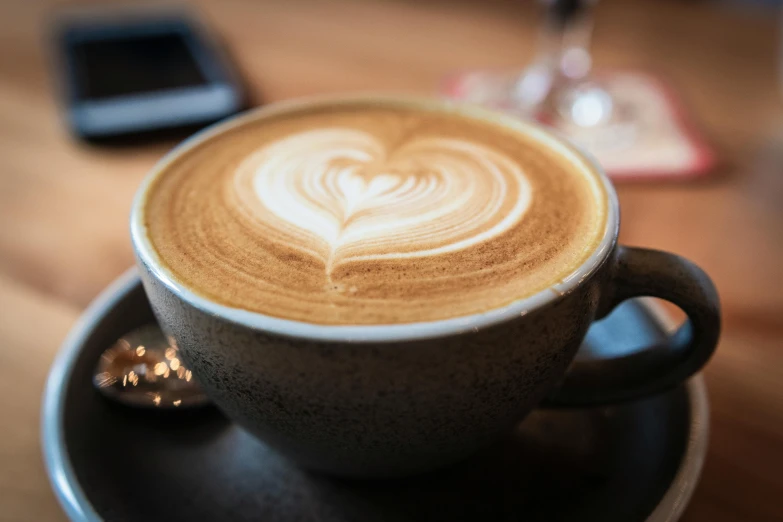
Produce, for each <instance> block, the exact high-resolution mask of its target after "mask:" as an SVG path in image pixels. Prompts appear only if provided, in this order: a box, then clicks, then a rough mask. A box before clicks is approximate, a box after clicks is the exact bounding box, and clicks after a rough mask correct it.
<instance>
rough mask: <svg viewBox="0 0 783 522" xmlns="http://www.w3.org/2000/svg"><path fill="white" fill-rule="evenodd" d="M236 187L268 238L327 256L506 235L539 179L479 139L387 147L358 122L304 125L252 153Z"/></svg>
mask: <svg viewBox="0 0 783 522" xmlns="http://www.w3.org/2000/svg"><path fill="white" fill-rule="evenodd" d="M235 190H236V192H237V194H236V195H237V199H238V201H240V202H242V204H243V205H244V208H245V211H246V212H247V214H248V215H249V216H252V218H253V219H255V220H257V221H258V223H259V225H260V226H262V227H264V228H265V229H266V231H267V233H268V234H270V235H272V236H274V237H279V238H280V240H281V241H283V242H285V244H287V245H294V246H296V247H298V248H299V249H300V250H302V251H305V252H309V253H310V254H312V255H315V256H317V257H319V258H320V259H321V260H322V261H323V262H324V264H325V266H326V270H327V272H330V271H331V270H332V268H333V267H334V266H335V264H337V263H339V262H344V261H349V260H363V259H394V258H406V257H424V256H434V255H439V254H444V253H448V252H454V251H457V250H461V249H465V248H469V247H472V246H475V245H477V244H479V243H481V242H483V241H487V240H490V239H492V238H495V237H498V236H500V235H501V234H503V233H504V232H506V231H508V230H509V229H510V228H511V227H513V226H514V225H515V224H516V223H517V222H519V220H520V219H522V217H523V215H524V214H525V211H526V210H527V208H528V207H529V205H530V201H531V193H532V190H531V185H530V182H529V181H528V179H527V178H526V176H525V174H524V172H523V170H522V169H521V168H520V166H519V165H518V164H517V163H516V162H514V161H513V160H511V159H510V158H508V157H507V156H505V155H504V154H502V153H500V152H497V151H495V150H492V149H490V148H488V147H485V146H483V145H480V144H476V143H470V142H467V141H462V140H458V139H450V138H443V137H421V138H416V139H413V140H410V141H408V142H404V143H402V144H400V145H398V146H397V147H395V148H393V149H392V150H387V148H386V147H385V146H384V144H383V143H381V142H380V141H379V140H378V139H377V138H375V137H374V136H372V135H370V134H368V133H365V132H362V131H359V130H355V129H350V128H326V129H317V130H310V131H304V132H300V133H297V134H293V135H291V136H288V137H286V138H283V139H281V140H278V141H275V142H272V143H270V144H268V145H266V146H264V147H262V148H261V149H259V150H257V151H255V152H254V153H252V154H250V155H249V156H248V157H247V158H246V159H245V160H244V161H243V162H242V163H241V164H240V165H239V167H238V168H237V170H236V175H235Z"/></svg>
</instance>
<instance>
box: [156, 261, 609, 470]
mask: <svg viewBox="0 0 783 522" xmlns="http://www.w3.org/2000/svg"><path fill="white" fill-rule="evenodd" d="M142 274H143V275H142V279H143V281H144V287H145V289H146V291H147V294H148V296H149V297H150V301H151V302H152V303H153V310H154V312H155V315H156V316H157V317H158V320H159V321H160V322H161V324H163V325H165V328H166V329H167V330H168V331H169V332H170V334H171V335H172V336H173V337H174V338H175V339H176V340H177V344H178V346H179V347H180V349H181V350H182V353H183V356H184V357H185V359H186V360H187V362H188V364H189V365H190V367H192V368H193V371H194V372H195V373H196V375H197V376H198V377H199V379H200V380H201V382H202V384H203V385H204V386H205V387H206V389H207V393H208V395H209V396H210V397H211V398H212V399H213V400H214V401H215V402H216V403H217V404H218V405H219V406H220V408H221V409H223V410H224V411H225V412H226V414H227V415H228V416H229V417H231V418H232V419H234V420H235V421H237V422H239V423H240V424H241V425H242V426H244V427H245V428H246V429H248V430H249V431H251V432H252V433H254V434H256V435H257V436H258V437H260V438H261V439H263V440H264V441H266V442H267V443H268V444H270V445H271V446H273V447H275V448H276V449H278V450H279V451H281V452H282V453H284V454H285V455H288V456H289V457H291V458H293V459H294V460H295V461H296V462H298V463H300V464H302V465H303V466H305V467H307V468H311V469H317V470H323V471H328V472H333V473H338V474H342V475H351V476H366V475H372V476H391V475H401V474H406V473H412V472H417V471H424V470H427V469H431V468H434V467H437V466H439V465H441V464H445V463H448V462H451V461H454V460H457V459H459V458H461V457H463V456H466V455H468V454H469V453H471V452H472V451H474V450H475V449H477V448H479V447H480V446H482V445H484V444H485V443H487V442H489V441H491V440H492V439H494V438H496V437H497V436H498V435H500V434H502V433H503V432H504V431H505V430H507V429H509V428H511V427H512V426H513V425H514V424H515V423H516V422H518V421H519V420H520V419H521V418H522V417H523V416H524V415H525V414H526V413H527V412H528V411H530V410H531V409H532V408H533V407H534V406H535V405H536V404H538V403H539V402H540V401H541V399H542V398H543V397H544V396H545V395H546V394H547V392H548V391H550V390H551V389H552V387H553V385H554V384H555V382H556V381H557V380H558V379H559V378H561V377H562V376H563V374H564V372H565V370H566V367H567V366H568V364H569V363H570V362H571V360H572V359H573V357H574V354H575V353H576V350H577V348H578V347H579V343H580V342H581V340H582V338H583V337H584V335H585V333H586V332H587V328H588V326H589V324H590V322H591V319H592V315H593V312H594V310H595V307H596V299H595V296H596V292H595V285H590V284H587V285H583V286H582V287H580V289H579V290H578V291H576V292H573V293H571V294H570V295H568V296H566V297H564V298H563V299H560V300H558V301H557V302H555V303H553V304H552V305H551V306H549V307H547V308H546V309H543V310H537V311H533V312H531V313H530V314H528V315H527V316H525V317H523V318H520V319H518V320H515V321H512V322H510V323H504V324H501V325H497V326H494V327H490V328H487V329H485V330H482V331H478V332H473V331H469V332H466V333H461V334H455V335H451V336H447V337H438V338H434V339H425V340H418V341H409V342H392V343H378V342H375V343H358V342H357V343H338V342H318V341H313V340H302V339H296V338H294V337H286V336H281V335H272V334H268V333H265V332H261V331H257V330H255V329H253V328H248V327H247V326H244V325H241V324H236V323H232V322H230V321H226V320H225V319H224V318H221V317H216V316H212V315H208V314H205V313H203V312H202V311H201V310H198V309H197V308H194V307H193V306H190V305H189V304H187V303H185V302H183V301H181V300H180V299H178V298H177V297H176V296H175V295H173V294H172V293H171V292H169V291H168V289H167V288H166V287H165V286H163V285H162V284H160V282H158V281H157V280H156V279H155V278H154V277H150V273H149V271H146V270H145V271H143V272H142Z"/></svg>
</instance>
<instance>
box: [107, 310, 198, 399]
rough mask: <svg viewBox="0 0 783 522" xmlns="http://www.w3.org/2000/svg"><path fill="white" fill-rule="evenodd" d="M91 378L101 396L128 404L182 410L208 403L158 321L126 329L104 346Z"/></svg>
mask: <svg viewBox="0 0 783 522" xmlns="http://www.w3.org/2000/svg"><path fill="white" fill-rule="evenodd" d="M92 381H93V384H94V385H95V387H96V388H98V391H100V392H101V393H102V394H103V395H105V396H106V397H108V398H110V399H112V400H115V401H117V402H120V403H122V404H126V405H129V406H135V407H141V408H153V409H175V408H179V409H182V408H193V407H198V406H204V405H206V404H209V399H208V398H207V396H206V394H205V393H204V391H203V390H202V388H201V385H200V384H199V383H198V382H197V381H196V378H195V376H194V375H193V374H192V373H191V371H190V370H188V369H187V368H186V367H185V365H184V363H183V362H182V358H181V357H180V355H179V351H178V349H177V347H176V346H175V345H174V344H173V343H171V342H169V341H168V340H167V339H166V336H165V335H164V334H163V332H162V331H161V329H160V327H159V326H158V325H157V324H148V325H146V326H142V327H141V328H137V329H136V330H133V331H131V332H128V333H127V334H125V335H124V336H123V337H121V338H120V339H118V340H117V342H115V343H114V344H113V345H112V346H110V347H109V348H107V349H106V350H105V351H104V352H103V354H102V355H101V358H100V360H99V361H98V364H97V365H96V367H95V371H94V373H93V379H92Z"/></svg>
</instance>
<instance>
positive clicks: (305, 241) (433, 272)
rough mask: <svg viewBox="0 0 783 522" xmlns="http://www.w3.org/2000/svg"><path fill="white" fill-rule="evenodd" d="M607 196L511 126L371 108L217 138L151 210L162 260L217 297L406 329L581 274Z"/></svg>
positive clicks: (249, 125)
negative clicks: (578, 271) (405, 325)
mask: <svg viewBox="0 0 783 522" xmlns="http://www.w3.org/2000/svg"><path fill="white" fill-rule="evenodd" d="M392 105H393V104H392ZM599 185H600V183H599V182H598V180H597V179H596V178H595V177H594V176H586V175H585V174H584V173H583V172H582V171H581V170H580V169H579V168H577V167H576V166H575V165H573V164H572V163H570V161H569V160H566V159H565V158H563V157H559V156H558V155H557V154H556V152H555V151H553V150H551V148H549V147H547V146H546V145H543V144H541V143H537V142H536V140H534V139H532V138H531V137H529V136H527V135H524V134H522V133H520V132H517V131H513V130H511V129H508V128H505V127H502V126H500V125H497V124H494V123H491V122H487V121H482V120H478V119H474V118H470V117H467V116H464V115H460V114H457V113H451V112H448V111H442V110H441V111H438V110H423V109H414V108H408V107H406V106H405V105H398V106H384V105H383V104H381V105H376V104H372V103H369V102H366V103H360V102H357V103H356V104H355V105H343V106H338V107H330V106H328V105H323V106H317V107H312V106H311V107H309V108H308V109H307V110H298V111H297V110H292V111H290V112H283V113H278V114H275V115H272V116H267V117H263V116H262V117H259V118H258V119H251V120H248V121H246V122H245V123H243V124H241V125H239V126H236V127H233V128H231V129H230V130H227V131H226V132H224V133H220V134H218V135H216V136H214V137H212V138H210V139H208V140H206V141H205V142H203V143H201V144H200V145H198V146H196V147H194V148H191V149H190V150H188V151H187V152H185V153H184V154H181V155H180V156H178V157H176V158H175V159H174V160H173V161H172V162H171V163H170V164H169V165H168V166H167V167H166V168H165V169H164V172H162V173H161V174H160V175H159V176H158V178H157V179H156V180H155V183H154V184H153V186H152V187H151V188H150V190H149V191H148V197H147V203H146V208H145V214H144V215H145V223H146V226H147V232H148V235H149V239H150V240H151V242H152V244H153V246H154V248H155V250H156V251H157V253H158V255H159V257H160V258H161V260H162V262H163V263H164V264H165V265H166V266H167V267H168V268H169V270H170V271H171V272H172V273H173V274H174V275H175V277H176V278H177V279H178V280H180V281H181V282H182V283H183V284H184V285H185V286H187V287H189V288H190V289H191V290H193V291H195V292H196V293H199V294H201V295H203V296H205V297H207V298H209V299H210V300H213V301H216V302H218V303H221V304H225V305H228V306H231V307H235V308H240V309H245V310H249V311H253V312H259V313H262V314H265V315H271V316H275V317H280V318H285V319H293V320H298V321H305V322H311V323H317V324H392V323H406V322H419V321H431V320H438V319H446V318H451V317H457V316H462V315H467V314H472V313H477V312H482V311H486V310H490V309H493V308H498V307H500V306H503V305H506V304H509V303H510V302H513V301H514V300H517V299H521V298H524V297H527V296H529V295H532V294H534V293H537V292H538V291H540V290H542V289H544V288H547V287H549V286H551V285H553V284H555V283H557V282H558V281H560V280H561V279H563V278H564V277H566V276H567V275H568V274H570V273H571V272H573V271H574V270H575V269H576V268H577V267H578V266H579V265H580V264H581V263H582V262H583V261H584V260H585V259H586V257H587V256H589V254H590V253H591V252H592V251H593V250H594V248H595V246H596V245H597V243H598V241H599V240H600V237H601V235H602V233H603V228H604V222H605V207H606V202H605V199H606V196H605V194H604V193H603V189H602V188H600V186H599Z"/></svg>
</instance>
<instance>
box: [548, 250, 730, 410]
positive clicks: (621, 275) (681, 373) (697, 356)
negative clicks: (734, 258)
mask: <svg viewBox="0 0 783 522" xmlns="http://www.w3.org/2000/svg"><path fill="white" fill-rule="evenodd" d="M607 291H608V292H607ZM603 292H604V297H602V299H601V304H602V306H601V307H600V309H599V316H600V317H603V316H604V315H606V314H607V313H608V312H609V311H611V310H612V309H613V308H614V307H616V306H617V305H618V304H620V303H621V302H623V301H624V300H626V299H629V298H631V297H639V296H650V297H659V298H661V299H665V300H667V301H670V302H672V303H674V304H675V305H677V306H679V307H680V308H681V309H682V310H683V311H684V312H685V313H686V314H687V316H688V318H687V320H686V321H685V323H684V324H683V325H682V326H681V327H680V328H679V329H678V330H677V331H676V332H675V333H674V334H672V335H671V336H670V337H669V338H668V340H667V341H666V342H665V343H663V344H660V345H656V346H651V347H649V348H646V349H643V350H641V351H635V352H634V353H631V354H628V355H621V356H616V357H608V358H604V359H590V360H584V361H580V360H576V361H574V363H572V365H571V367H570V368H569V370H568V372H567V374H566V377H565V379H564V381H563V383H562V386H561V387H560V388H559V389H558V390H557V391H555V392H554V394H553V395H552V396H550V397H549V398H548V399H547V400H546V401H545V402H544V404H542V405H543V406H548V407H590V406H601V405H606V404H613V403H618V402H624V401H629V400H634V399H639V398H642V397H646V396H649V395H655V394H657V393H660V392H663V391H666V390H668V389H670V388H673V387H674V386H677V385H678V384H680V383H681V382H683V381H684V380H685V379H687V378H688V377H690V376H691V375H693V374H694V373H696V372H697V371H699V370H700V369H701V368H702V366H704V365H705V364H706V362H707V361H708V360H709V358H710V356H711V355H712V353H713V352H714V351H715V347H716V346H717V343H718V337H719V335H720V304H719V300H718V294H717V292H716V290H715V286H714V285H713V283H712V281H711V280H710V278H709V277H708V276H707V274H705V273H704V271H703V270H702V269H701V268H699V267H698V266H696V265H694V264H693V263H691V262H690V261H688V260H687V259H684V258H682V257H679V256H676V255H674V254H670V253H667V252H661V251H658V250H649V249H645V248H631V247H623V246H620V247H618V251H617V257H616V266H615V271H614V274H613V276H612V278H611V280H610V281H609V284H608V287H606V288H605V289H604V290H603Z"/></svg>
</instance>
